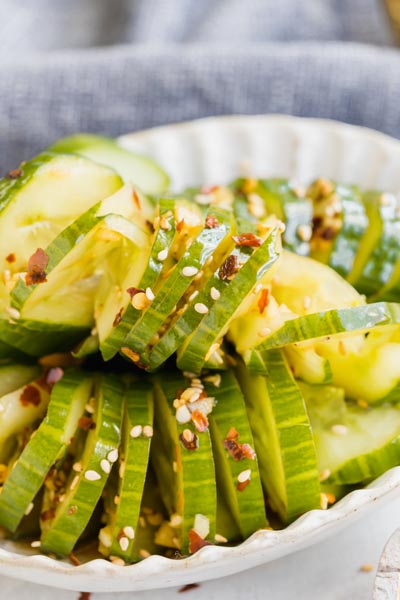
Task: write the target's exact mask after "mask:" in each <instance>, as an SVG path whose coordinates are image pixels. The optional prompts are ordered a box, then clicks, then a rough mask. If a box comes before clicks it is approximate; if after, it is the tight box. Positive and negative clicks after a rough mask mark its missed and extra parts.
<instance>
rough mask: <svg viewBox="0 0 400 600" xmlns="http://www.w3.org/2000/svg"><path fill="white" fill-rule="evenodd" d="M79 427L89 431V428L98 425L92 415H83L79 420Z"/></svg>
mask: <svg viewBox="0 0 400 600" xmlns="http://www.w3.org/2000/svg"><path fill="white" fill-rule="evenodd" d="M78 427H80V428H81V429H84V430H85V431H89V429H94V428H95V427H96V423H95V422H94V421H93V419H92V417H81V418H80V419H79V421H78Z"/></svg>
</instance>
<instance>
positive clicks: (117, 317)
mask: <svg viewBox="0 0 400 600" xmlns="http://www.w3.org/2000/svg"><path fill="white" fill-rule="evenodd" d="M123 310H124V308H123V307H121V308H120V309H119V311H118V312H117V314H116V315H115V319H114V321H113V324H112V326H113V327H116V326H117V325H119V324H120V323H121V321H122V313H123Z"/></svg>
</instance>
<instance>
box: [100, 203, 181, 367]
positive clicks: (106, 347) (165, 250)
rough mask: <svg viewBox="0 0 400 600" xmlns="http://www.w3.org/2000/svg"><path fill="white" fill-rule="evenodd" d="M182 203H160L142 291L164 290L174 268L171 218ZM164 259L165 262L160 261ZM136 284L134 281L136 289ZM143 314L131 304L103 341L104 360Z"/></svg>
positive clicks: (121, 343) (113, 353)
mask: <svg viewBox="0 0 400 600" xmlns="http://www.w3.org/2000/svg"><path fill="white" fill-rule="evenodd" d="M178 206H179V204H178V202H177V201H175V200H172V199H170V198H162V199H160V201H159V204H158V213H157V217H158V218H157V217H156V219H155V223H156V231H155V233H154V237H153V243H152V247H151V250H150V257H149V260H148V264H147V267H146V269H145V271H144V273H143V276H142V278H141V280H140V282H139V284H138V286H137V287H138V289H140V290H144V291H146V290H148V289H150V290H151V292H152V293H155V292H157V291H158V289H159V287H160V276H161V274H162V273H164V272H166V271H168V269H169V268H171V266H172V264H173V263H172V262H171V259H168V255H171V254H172V244H173V242H174V239H175V234H176V219H170V218H169V217H170V216H171V215H173V214H175V213H176V212H177V209H178ZM167 221H168V224H169V226H168V227H161V223H163V224H164V223H165V222H167ZM160 258H161V259H162V260H160ZM132 285H133V282H130V287H132ZM141 314H142V311H141V310H139V309H136V308H134V306H133V305H132V304H129V305H128V307H127V308H126V310H125V312H123V314H121V320H120V322H119V323H118V324H117V325H116V326H115V327H114V329H113V331H112V333H111V334H110V335H109V336H108V337H107V338H106V339H104V340H103V341H102V344H101V347H100V350H101V353H102V356H103V359H104V360H110V359H111V358H112V357H113V356H115V354H116V353H117V352H119V351H120V349H121V347H122V346H123V345H124V340H125V338H126V336H127V335H128V333H129V331H130V330H131V328H132V327H133V325H134V324H135V323H136V322H137V321H138V319H139V318H140V316H141Z"/></svg>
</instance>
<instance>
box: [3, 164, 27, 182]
mask: <svg viewBox="0 0 400 600" xmlns="http://www.w3.org/2000/svg"><path fill="white" fill-rule="evenodd" d="M23 174H24V172H23V170H22V169H21V167H18V168H17V169H11V171H8V173H7V175H6V179H18V178H19V177H22V175H23Z"/></svg>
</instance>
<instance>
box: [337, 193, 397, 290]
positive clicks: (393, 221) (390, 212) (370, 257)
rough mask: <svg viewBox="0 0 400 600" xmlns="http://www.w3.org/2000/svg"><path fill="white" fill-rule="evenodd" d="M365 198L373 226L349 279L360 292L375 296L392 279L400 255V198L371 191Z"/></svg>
mask: <svg viewBox="0 0 400 600" xmlns="http://www.w3.org/2000/svg"><path fill="white" fill-rule="evenodd" d="M363 201H364V204H365V206H366V210H367V215H368V219H369V226H368V228H367V230H366V232H365V234H364V237H363V238H362V240H361V243H360V246H359V249H358V252H357V255H356V259H355V261H354V267H353V269H352V271H351V273H350V274H349V276H348V280H349V281H350V283H352V284H353V285H354V286H355V287H356V288H357V290H358V291H359V292H361V293H362V294H366V295H367V296H371V295H373V294H376V293H379V292H380V290H381V289H382V287H383V286H384V285H385V284H386V283H387V282H388V280H389V279H390V277H391V275H392V273H393V270H394V267H395V265H396V262H397V261H398V258H399V255H400V219H399V210H400V200H399V198H397V197H396V196H394V195H392V194H382V193H380V192H367V193H365V194H364V195H363Z"/></svg>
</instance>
